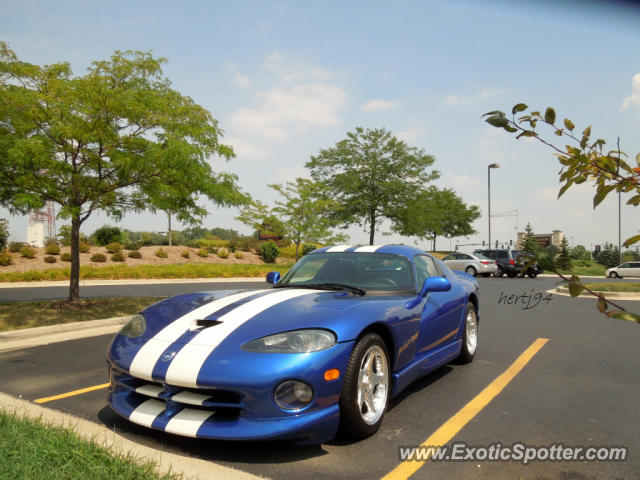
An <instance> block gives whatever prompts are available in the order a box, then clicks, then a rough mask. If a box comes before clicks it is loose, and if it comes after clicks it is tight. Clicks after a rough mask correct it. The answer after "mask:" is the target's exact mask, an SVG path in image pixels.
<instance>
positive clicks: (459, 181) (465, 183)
mask: <svg viewBox="0 0 640 480" xmlns="http://www.w3.org/2000/svg"><path fill="white" fill-rule="evenodd" d="M451 184H452V185H453V186H454V187H455V188H459V187H470V186H474V185H478V184H480V179H479V178H477V177H468V176H467V175H455V176H453V177H451Z"/></svg>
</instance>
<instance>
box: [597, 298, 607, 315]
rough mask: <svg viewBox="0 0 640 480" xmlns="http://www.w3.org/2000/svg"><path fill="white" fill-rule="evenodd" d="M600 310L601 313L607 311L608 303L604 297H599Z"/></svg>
mask: <svg viewBox="0 0 640 480" xmlns="http://www.w3.org/2000/svg"><path fill="white" fill-rule="evenodd" d="M598 310H600V313H604V312H605V311H606V310H607V302H606V301H605V298H604V297H598Z"/></svg>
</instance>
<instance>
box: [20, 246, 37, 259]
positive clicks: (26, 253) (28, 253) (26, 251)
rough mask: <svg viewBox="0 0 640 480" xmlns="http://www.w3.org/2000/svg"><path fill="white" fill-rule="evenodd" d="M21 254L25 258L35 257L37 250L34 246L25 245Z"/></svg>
mask: <svg viewBox="0 0 640 480" xmlns="http://www.w3.org/2000/svg"><path fill="white" fill-rule="evenodd" d="M20 256H21V257H23V258H34V257H35V256H36V251H35V250H34V249H33V248H31V247H29V246H27V245H25V246H24V247H22V248H21V249H20Z"/></svg>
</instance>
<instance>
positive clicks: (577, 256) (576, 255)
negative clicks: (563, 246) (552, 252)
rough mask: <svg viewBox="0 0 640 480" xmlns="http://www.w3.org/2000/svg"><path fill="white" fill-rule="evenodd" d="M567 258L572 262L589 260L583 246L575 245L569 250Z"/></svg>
mask: <svg viewBox="0 0 640 480" xmlns="http://www.w3.org/2000/svg"><path fill="white" fill-rule="evenodd" d="M569 256H570V257H571V258H573V259H574V260H589V259H590V255H589V252H587V249H586V248H585V247H584V245H576V246H575V247H573V248H572V249H571V250H569Z"/></svg>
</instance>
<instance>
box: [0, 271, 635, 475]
mask: <svg viewBox="0 0 640 480" xmlns="http://www.w3.org/2000/svg"><path fill="white" fill-rule="evenodd" d="M554 283H555V280H554V279H552V278H537V279H533V280H532V279H527V278H525V279H508V278H501V279H498V278H487V279H485V278H482V279H480V286H481V299H480V301H481V307H480V314H481V321H480V347H479V351H478V355H477V357H476V359H475V361H474V362H473V363H471V364H469V365H449V366H445V367H443V368H441V369H439V370H437V371H436V372H434V373H432V374H431V375H429V376H427V377H425V378H423V379H422V380H419V381H418V382H416V383H415V384H413V385H412V386H411V387H409V389H408V390H407V391H406V392H404V393H403V394H402V395H401V396H400V397H399V398H396V399H394V401H393V402H392V404H391V408H390V410H389V412H388V414H387V416H386V417H385V420H384V423H383V425H382V428H381V430H380V431H379V432H378V433H377V434H376V435H374V436H373V437H370V438H368V439H366V440H364V441H360V442H355V443H354V442H346V441H344V440H341V439H336V440H334V441H332V442H330V443H328V444H323V445H320V446H311V447H309V446H304V447H303V446H295V445H291V444H280V443H273V442H271V443H253V442H248V443H239V444H238V443H230V442H217V441H208V440H204V441H203V440H193V439H185V438H181V437H176V436H172V435H169V434H164V433H161V432H157V431H151V430H147V429H144V428H141V427H137V426H135V425H132V424H130V423H129V422H127V421H125V420H122V419H120V418H119V417H118V416H117V415H116V414H114V413H113V412H112V411H111V410H110V408H109V407H108V406H107V405H106V402H105V395H106V390H105V389H99V390H96V391H92V392H89V393H85V394H81V395H74V396H70V397H67V398H63V399H59V400H54V401H49V402H47V403H45V404H44V405H46V406H47V407H50V408H54V409H59V410H62V411H65V412H69V413H72V414H74V415H77V416H80V417H83V418H86V419H89V420H92V421H95V422H100V423H102V424H104V425H106V426H108V427H109V428H112V429H115V430H117V431H119V432H122V433H123V434H125V435H127V436H128V437H129V438H131V439H133V440H135V441H138V442H140V443H144V444H147V445H153V446H156V447H158V448H162V449H164V450H169V451H177V452H181V453H186V454H188V455H192V456H196V457H200V458H203V459H207V460H211V461H213V462H216V463H221V464H224V465H227V466H230V467H233V468H237V469H240V470H244V471H247V472H251V473H254V474H257V475H262V476H266V477H270V478H274V479H296V478H304V479H305V480H320V479H330V478H342V479H350V478H353V479H361V478H368V479H369V478H372V479H375V478H379V479H381V478H383V477H384V476H385V475H387V474H388V473H389V472H391V471H392V470H394V469H395V468H396V467H397V466H398V464H399V458H398V449H399V447H401V446H411V445H419V444H420V443H422V442H424V441H425V440H426V439H427V438H428V437H429V436H430V435H432V434H433V433H434V432H435V431H437V430H438V429H439V428H440V427H442V426H443V425H444V424H445V423H446V422H447V421H448V420H449V419H450V418H451V417H452V416H454V415H455V414H456V413H457V412H458V411H459V410H460V409H461V408H462V407H463V406H464V405H465V404H467V402H469V401H470V400H472V399H473V398H474V397H476V396H477V395H478V394H479V393H480V392H482V391H483V389H485V387H486V386H487V385H489V384H490V383H492V382H493V381H494V379H496V377H498V376H499V375H500V374H502V373H503V372H504V371H505V369H507V367H509V366H510V365H511V364H512V363H513V362H514V360H515V359H516V358H517V357H518V356H519V355H520V354H521V353H522V352H523V351H525V349H527V347H529V346H530V345H531V344H532V343H533V342H535V341H536V339H538V338H547V339H549V340H548V342H547V343H546V344H545V345H544V347H542V348H541V349H540V351H539V352H538V353H537V354H536V355H535V356H534V357H533V358H532V359H531V360H530V362H529V363H528V364H527V365H526V366H525V367H524V368H523V369H522V371H520V373H518V374H517V375H516V376H515V378H514V379H513V380H512V381H511V382H510V383H508V385H507V386H506V387H505V389H504V390H503V391H502V392H501V393H499V394H498V395H497V396H496V397H495V398H494V399H493V400H491V401H490V402H489V404H488V405H487V406H486V407H485V408H484V409H482V410H481V411H479V412H476V413H475V415H474V416H473V418H472V419H471V420H470V421H469V423H467V424H466V426H464V427H463V428H462V429H461V430H460V431H459V432H458V433H457V434H455V435H454V436H453V439H454V441H464V442H466V443H467V444H469V445H474V446H486V447H489V445H491V444H494V443H500V444H502V445H511V444H513V443H516V442H523V443H525V444H528V445H532V446H545V445H550V444H554V443H562V444H563V445H565V446H570V445H571V446H591V445H597V446H626V447H628V448H629V452H630V453H629V458H628V459H627V460H626V461H625V462H596V463H586V462H576V463H570V462H536V463H533V464H530V465H527V466H525V465H522V464H520V463H517V462H490V461H474V462H434V461H429V462H426V463H424V464H419V467H420V468H419V469H418V471H417V472H416V473H415V474H414V475H413V476H412V477H411V478H412V479H439V478H456V479H459V478H460V479H466V478H498V479H500V478H516V479H524V480H527V479H543V478H563V479H575V480H590V479H600V478H616V479H623V478H628V479H632V478H638V472H640V455H638V451H640V437H639V436H638V435H637V401H636V399H637V398H639V397H640V381H639V380H640V374H639V373H638V372H640V357H639V356H638V355H637V346H638V344H640V327H639V326H637V325H635V324H631V323H629V322H624V321H616V320H610V319H607V318H605V317H604V316H602V315H601V314H599V313H598V311H597V310H596V308H595V302H594V301H593V300H585V299H571V298H569V297H564V296H558V295H553V296H552V299H551V301H549V302H547V303H545V302H540V303H539V304H538V305H537V306H535V307H534V308H530V309H523V306H522V305H513V304H512V305H507V304H504V303H499V300H500V298H504V296H505V295H507V296H508V295H511V294H515V295H518V294H523V293H528V294H530V293H533V294H535V293H537V292H543V291H545V290H547V289H548V288H550V287H551V286H552V285H553V284H554ZM245 286H246V285H245ZM188 287H189V291H193V290H194V289H201V288H200V285H197V286H194V285H193V284H191V285H189V286H188ZM252 287H253V288H258V287H257V286H256V284H254V285H252ZM149 288H151V289H150V290H145V291H143V292H141V291H135V292H134V290H137V289H131V288H126V289H124V290H120V291H123V292H124V291H125V290H126V293H128V294H131V295H157V294H158V291H157V290H155V288H156V287H153V288H152V287H149ZM161 288H165V289H167V290H163V291H164V292H166V293H163V294H173V293H177V292H178V291H177V290H173V289H174V288H175V289H179V288H181V287H180V286H179V285H178V286H173V287H171V288H169V287H167V285H163V286H162V287H161ZM211 288H212V285H211V284H207V286H206V288H203V289H211ZM225 288H228V284H227V285H226V286H225ZM105 291H108V293H105ZM114 291H116V290H111V289H106V288H103V289H102V293H103V294H105V295H106V294H113V292H114ZM2 293H3V294H4V293H5V292H2ZM83 294H85V295H87V293H83ZM620 303H621V304H622V305H623V306H625V307H629V308H631V309H634V308H635V309H636V310H638V309H639V308H640V304H638V303H636V302H620ZM110 338H111V337H110V336H103V337H94V338H89V339H82V340H74V341H70V342H64V343H58V344H52V345H48V346H43V347H34V348H30V349H25V350H21V351H13V352H7V353H4V354H0V390H2V391H4V392H7V393H10V394H13V395H16V396H22V398H24V399H27V400H30V401H33V400H35V399H38V398H42V397H47V396H50V395H56V394H60V393H64V392H70V391H73V390H76V389H80V388H85V387H89V386H93V385H99V384H103V383H105V382H107V381H108V378H107V372H106V367H105V360H104V352H105V350H106V348H107V345H108V343H109V341H110ZM79 358H82V359H83V361H82V362H78V359H79ZM394 478H398V477H394Z"/></svg>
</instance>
